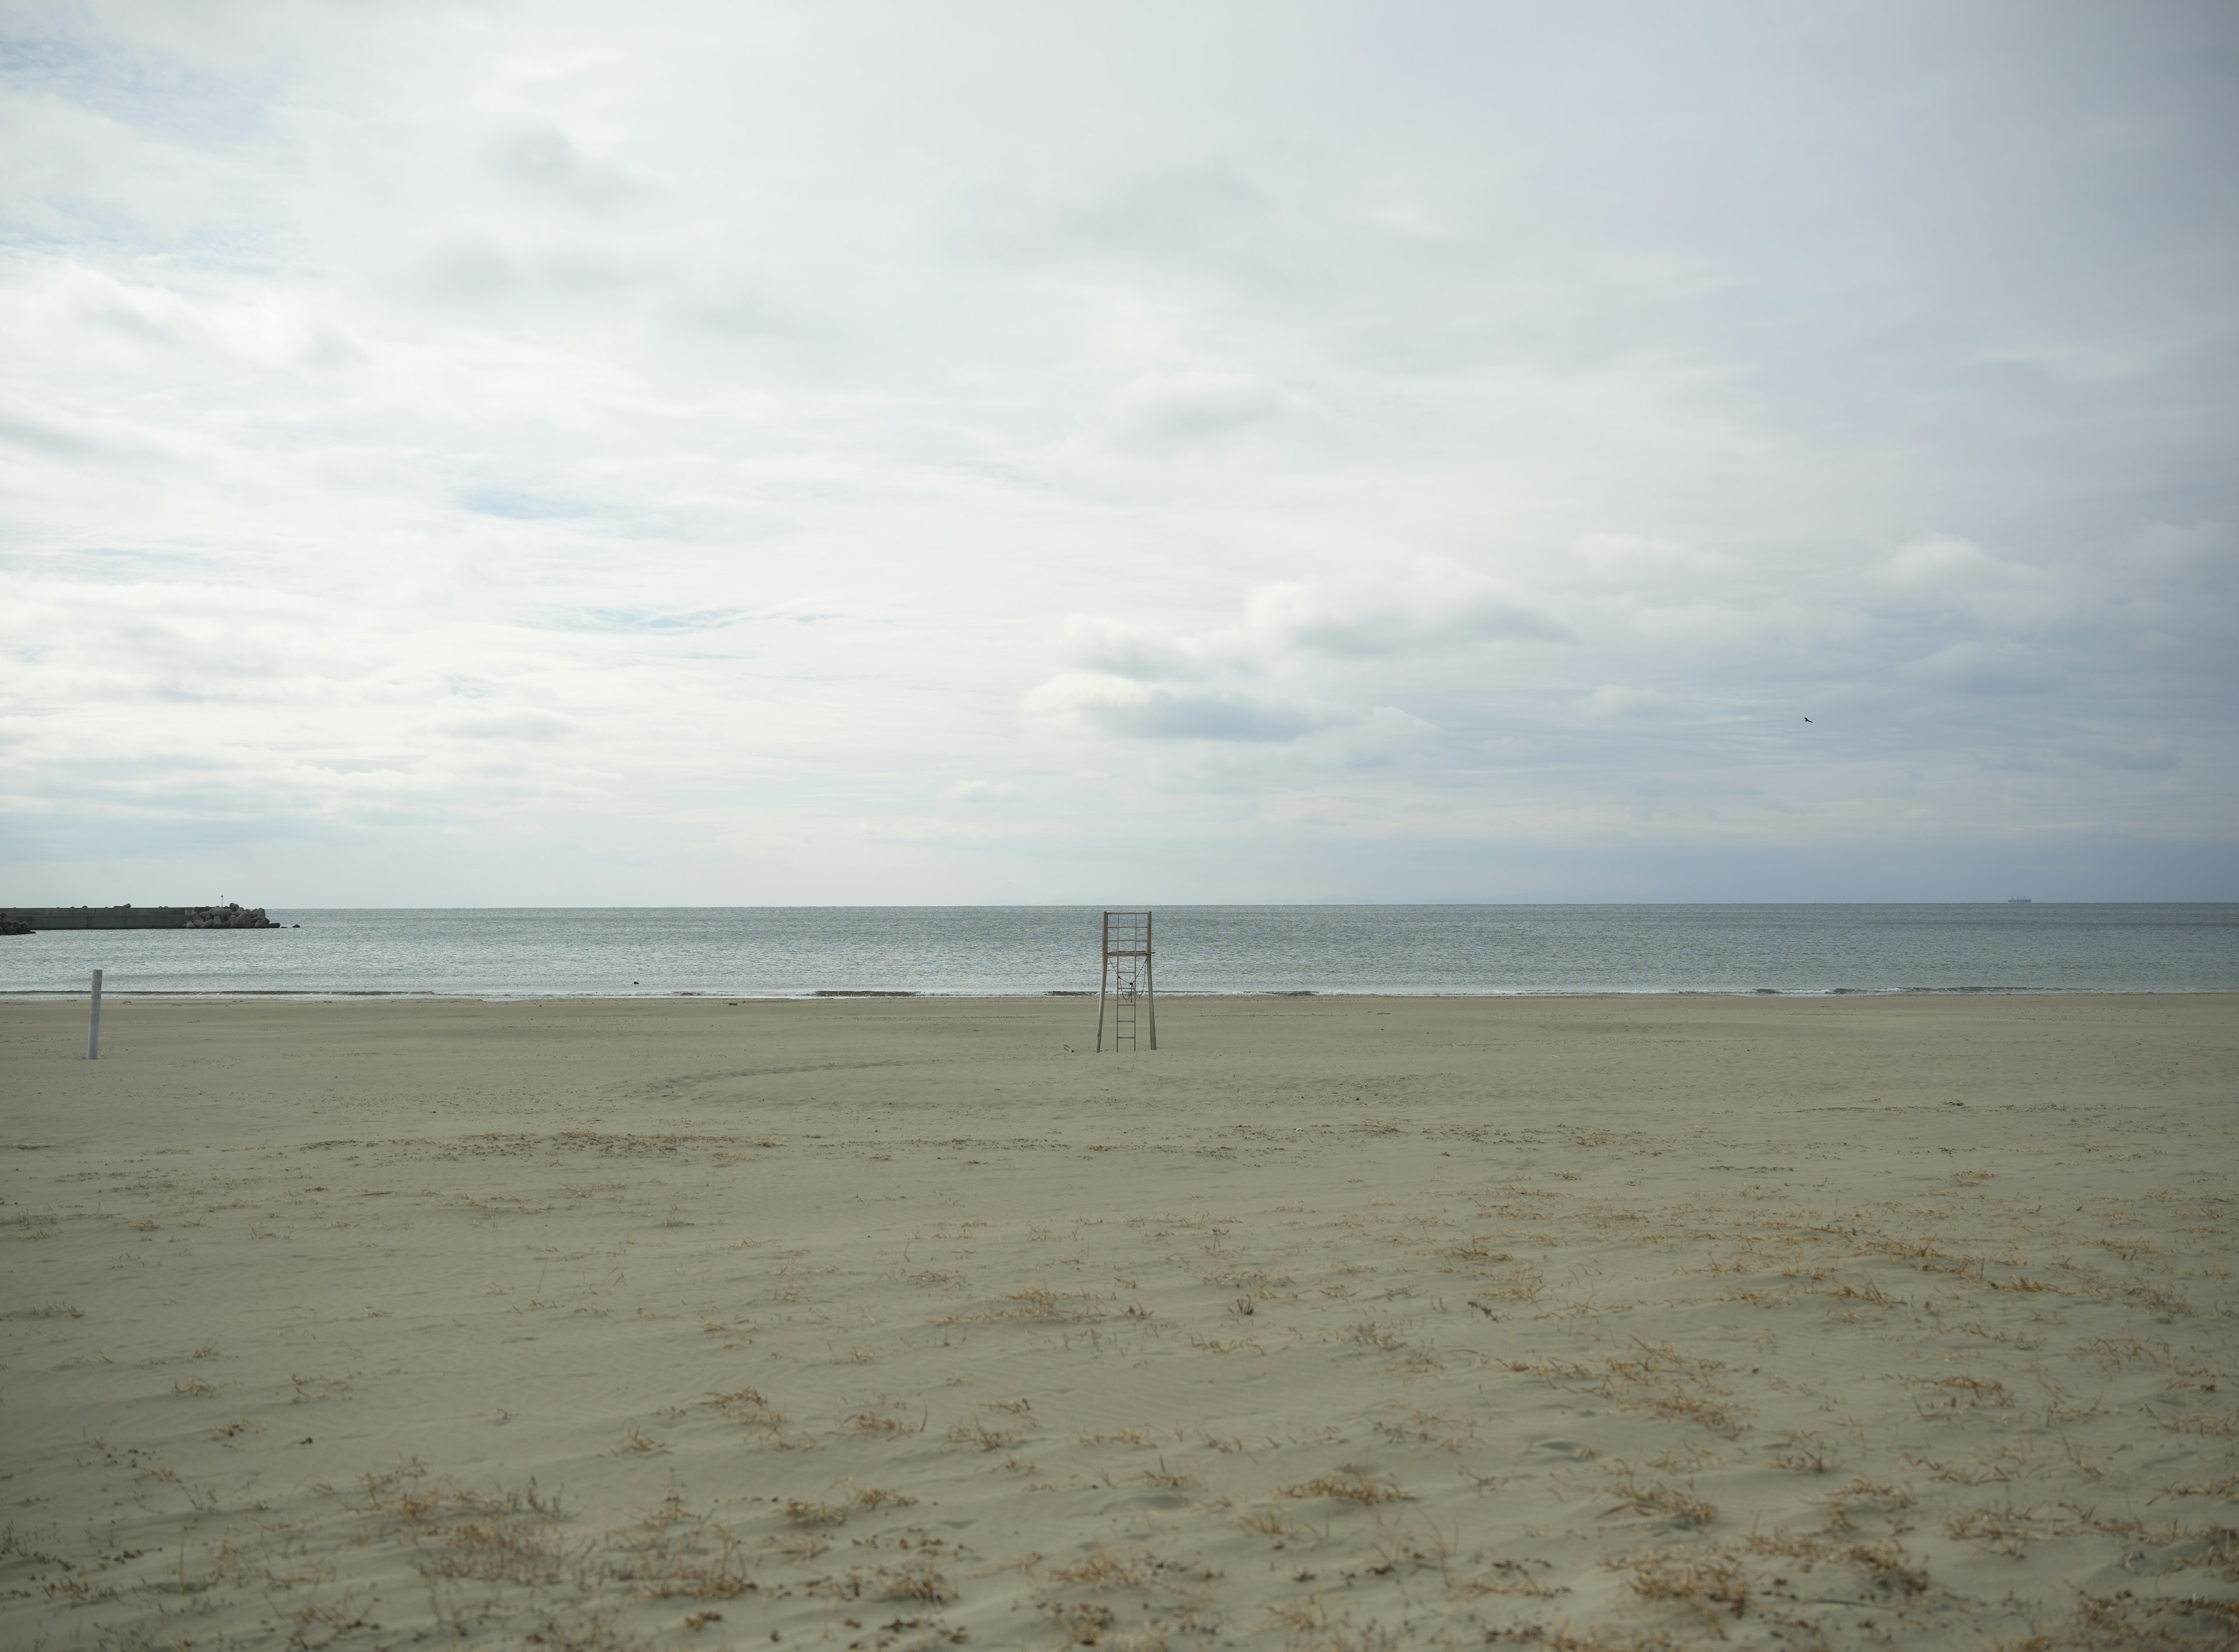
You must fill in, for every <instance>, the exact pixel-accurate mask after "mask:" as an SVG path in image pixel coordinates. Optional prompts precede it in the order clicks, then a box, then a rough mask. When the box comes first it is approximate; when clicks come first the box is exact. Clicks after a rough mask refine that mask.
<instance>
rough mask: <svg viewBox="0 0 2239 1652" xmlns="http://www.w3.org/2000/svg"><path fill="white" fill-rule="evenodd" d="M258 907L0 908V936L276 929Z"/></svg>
mask: <svg viewBox="0 0 2239 1652" xmlns="http://www.w3.org/2000/svg"><path fill="white" fill-rule="evenodd" d="M279 927H280V926H279V925H278V924H277V923H274V922H273V921H272V920H271V919H270V918H268V917H266V916H264V909H263V908H262V907H261V906H243V905H241V904H239V903H236V902H233V901H228V902H227V903H225V904H224V905H223V906H0V935H28V934H30V932H31V931H32V930H34V929H278V928H279Z"/></svg>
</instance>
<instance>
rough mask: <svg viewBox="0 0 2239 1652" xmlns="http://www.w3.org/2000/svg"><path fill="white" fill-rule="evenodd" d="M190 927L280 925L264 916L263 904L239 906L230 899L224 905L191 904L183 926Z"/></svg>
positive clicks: (215, 927)
mask: <svg viewBox="0 0 2239 1652" xmlns="http://www.w3.org/2000/svg"><path fill="white" fill-rule="evenodd" d="M181 927H182V928H184V929H278V928H279V927H280V926H279V925H278V924H276V923H273V922H272V920H271V919H269V918H268V917H266V916H264V909H263V908H262V907H261V906H237V905H236V904H235V903H233V902H231V901H228V902H227V903H225V904H224V905H223V906H190V907H189V908H188V909H187V921H186V923H184V924H183V925H182V926H181Z"/></svg>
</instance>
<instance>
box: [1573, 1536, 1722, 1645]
mask: <svg viewBox="0 0 2239 1652" xmlns="http://www.w3.org/2000/svg"><path fill="white" fill-rule="evenodd" d="M1602 1563H1603V1564H1604V1565H1605V1566H1609V1567H1612V1568H1614V1569H1618V1570H1620V1571H1625V1572H1630V1573H1631V1579H1630V1580H1629V1581H1630V1582H1631V1588H1632V1590H1633V1592H1634V1593H1635V1594H1637V1595H1643V1596H1645V1597H1646V1598H1647V1599H1649V1600H1651V1601H1677V1602H1679V1603H1680V1604H1681V1605H1683V1606H1688V1607H1691V1608H1693V1609H1695V1610H1696V1611H1698V1612H1699V1613H1701V1614H1702V1616H1703V1621H1704V1622H1705V1623H1707V1624H1710V1625H1711V1627H1712V1628H1717V1622H1718V1611H1717V1609H1719V1608H1724V1609H1726V1610H1728V1611H1731V1613H1732V1615H1734V1616H1736V1617H1739V1616H1741V1615H1742V1614H1743V1613H1744V1611H1746V1610H1748V1609H1749V1599H1750V1586H1749V1580H1748V1579H1747V1578H1745V1577H1744V1576H1743V1575H1742V1568H1741V1562H1739V1561H1737V1560H1736V1559H1735V1558H1734V1557H1733V1556H1732V1555H1726V1554H1722V1553H1719V1552H1718V1551H1717V1550H1702V1549H1663V1550H1659V1551H1657V1552H1655V1553H1652V1554H1645V1555H1626V1556H1625V1557H1624V1558H1623V1559H1621V1560H1612V1561H1605V1562H1602ZM1722 1633H1723V1631H1722Z"/></svg>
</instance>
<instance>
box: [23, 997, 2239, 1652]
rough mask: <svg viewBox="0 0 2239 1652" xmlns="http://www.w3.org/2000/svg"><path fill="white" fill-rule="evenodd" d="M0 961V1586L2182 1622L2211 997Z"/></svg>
mask: <svg viewBox="0 0 2239 1652" xmlns="http://www.w3.org/2000/svg"><path fill="white" fill-rule="evenodd" d="M83 1017H84V1008H83V1004H82V1003H40V1004H30V1003H10V1004H7V1005H4V1006H0V1095H4V1104H0V1172H4V1180H0V1199H3V1200H4V1203H0V1245H4V1249H0V1255H4V1256H5V1258H6V1268H5V1273H4V1280H5V1288H4V1298H0V1437H4V1440H5V1446H4V1460H0V1499H4V1504H5V1512H4V1515H0V1645H4V1646H5V1647H7V1648H10V1649H62V1648H77V1647H84V1648H104V1649H108V1648H113V1649H122V1652H130V1649H154V1648H174V1647H176V1648H190V1647H191V1648H218V1647H223V1648H276V1649H278V1648H319V1647H338V1648H351V1649H356V1648H366V1649H373V1648H401V1647H407V1646H413V1645H418V1644H424V1643H430V1642H439V1643H442V1644H451V1643H456V1642H465V1643H468V1644H475V1645H504V1646H520V1647H537V1648H543V1649H562V1648H568V1649H581V1652H595V1649H621V1648H636V1647H660V1648H687V1647H688V1648H695V1649H715V1648H721V1647H741V1648H743V1647H747V1646H761V1647H767V1646H770V1645H772V1644H794V1643H808V1644H812V1645H814V1646H818V1647H825V1646H829V1647H833V1648H838V1649H848V1652H870V1649H878V1652H887V1649H899V1648H907V1647H921V1646H922V1647H935V1646H951V1645H974V1646H1004V1647H1008V1646H1021V1647H1048V1648H1058V1647H1064V1646H1067V1645H1080V1646H1101V1647H1108V1648H1113V1649H1147V1648H1154V1647H1160V1646H1164V1647H1168V1648H1186V1647H1191V1646H1198V1645H1206V1646H1211V1645H1235V1646H1243V1647H1265V1648H1332V1649H1335V1648H1348V1649H1351V1648H1358V1649H1374V1648H1383V1647H1399V1646H1414V1645H1418V1644H1419V1645H1434V1646H1451V1647H1461V1646H1480V1645H1485V1644H1488V1643H1490V1644H1496V1645H1498V1644H1509V1643H1517V1644H1524V1645H1538V1646H1543V1647H1547V1648H1558V1649H1586V1648H1596V1649H1611V1652H1613V1649H1620V1648H1631V1649H1648V1648H1659V1647H1666V1646H1684V1645H1694V1644H1720V1645H1730V1646H1736V1647H1774V1646H1777V1647H1783V1648H1791V1649H1795V1648H1817V1647H1830V1648H1835V1647H1842V1648H1849V1647H1880V1646H1904V1647H1919V1646H1937V1647H1942V1646H1950V1647H1964V1648H1987V1647H2006V1648H2010V1649H2023V1648H2055V1647H2069V1646H2075V1647H2131V1646H2137V1647H2146V1646H2202V1647H2207V1646H2230V1645H2233V1644H2235V1643H2239V1312H2236V1311H2235V1310H2239V1289H2235V1284H2234V1277H2233V1273H2232V1269H2233V1267H2234V1266H2235V1262H2234V1256H2235V1249H2239V1246H2235V1232H2239V1182H2235V1179H2234V1176H2233V1172H2234V1169H2235V1167H2236V1166H2239V1151H2235V1149H2239V1140H2235V1126H2239V1003H2235V1002H2234V1000H2233V999H2232V998H2230V997H2228V996H2136V997H2056V996H2042V997H1954V998H1930V997H1896V998H1871V999H1869V998H1837V999H1811V1000H1804V999H1784V998H1768V999H1735V998H1707V997H1705V998H1690V997H1669V998H1591V999H1585V998H1581V999H1562V1000H1521V999H1508V1000H1489V999H1472V1000H1456V999H1445V1000H1397V999H1389V998H1385V999H1335V998H1332V999H1320V998H1314V999H1306V998H1272V999H1270V998H1262V999H1222V1000H1179V999H1177V1000H1170V1001H1168V1002H1167V1003H1164V1004H1162V1005H1161V1006H1160V1015H1159V1035H1160V1042H1161V1044H1162V1046H1163V1048H1161V1049H1159V1051H1158V1052H1157V1053H1156V1054H1153V1053H1151V1052H1149V1051H1147V1050H1146V1051H1144V1052H1142V1053H1140V1054H1133V1055H1117V1056H1114V1055H1109V1054H1107V1055H1105V1056H1094V1055H1092V1054H1090V1053H1088V1046H1089V1043H1090V1040H1091V1037H1092V1036H1093V1001H1083V1000H1081V999H1079V998H1050V999H1039V1000H1004V1001H985V1000H982V1001H933V1000H881V1001H847V1002H834V1003H799V1002H793V1003H777V1002H758V1001H747V1002H744V1003H738V1004H735V1005H734V1004H732V1003H728V1002H726V1001H723V1000H719V999H692V1000H681V1001H674V1002H665V1003H581V1002H576V1003H525V1004H495V1003H322V1004H312V1003H238V1002H236V1003H220V1002H191V1001H158V1002H134V1001H130V1000H129V999H112V1000H111V1001H110V1003H109V1005H108V1006H107V1009H106V1011H105V1015H104V1021H103V1056H102V1059H101V1060H100V1061H99V1062H93V1063H89V1062H86V1061H85V1060H84V1059H83V1055H84V1030H83Z"/></svg>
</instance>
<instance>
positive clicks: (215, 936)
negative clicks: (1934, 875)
mask: <svg viewBox="0 0 2239 1652" xmlns="http://www.w3.org/2000/svg"><path fill="white" fill-rule="evenodd" d="M271 916H274V917H276V918H277V919H278V920H279V921H280V922H281V923H284V924H288V925H290V926H294V925H296V924H300V925H302V927H301V928H300V929H297V928H294V927H289V928H286V929H264V930H204V929H162V930H106V931H103V930H95V931H90V932H88V931H75V932H73V931H53V932H47V933H42V934H39V935H34V936H0V996H13V997H27V996H48V995H52V994H59V993H79V992H83V991H84V990H85V987H86V982H87V977H88V975H89V973H90V971H91V970H92V969H96V968H99V969H103V971H104V972H105V980H104V989H105V990H107V991H110V992H123V993H140V994H154V993H184V994H203V995H222V996H302V997H342V996H437V997H472V998H514V997H602V998H603V997H616V998H626V997H666V996H674V995H677V994H704V995H707V996H726V997H734V998H736V997H747V996H754V997H788V996H809V995H813V994H816V993H820V992H821V993H835V992H842V993H844V992H917V993H945V994H970V995H1000V994H1012V993H1019V994H1025V993H1043V992H1053V991H1074V992H1079V991H1092V992H1093V990H1094V989H1095V988H1096V976H1097V936H1098V909H1095V908H1093V907H1002V906H995V907H987V906H981V907H682V908H668V909H661V908H621V909H591V908H575V907H555V908H548V909H496V910H488V911H475V910H466V909H432V910H362V909H361V910H342V911H290V912H282V911H277V910H276V911H274V912H273V913H272V915H271ZM1156 948H1157V971H1158V987H1159V990H1160V991H1161V992H1166V993H1273V992H1315V993H1345V992H1352V993H1459V994H1505V993H1598V992H1712V993H1749V992H1761V991H1775V992H1783V993H1840V992H2199V991H2231V990H2239V905H2233V904H2217V905H2170V906H2152V905H2120V906H2113V905H2109V906H2083V905H2074V906H2070V905H2052V904H2044V905H2006V904H2000V905H1983V906H1971V905H1937V906H1897V905H1877V906H1176V907H1166V908H1161V909H1158V915H1157V929H1156Z"/></svg>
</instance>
